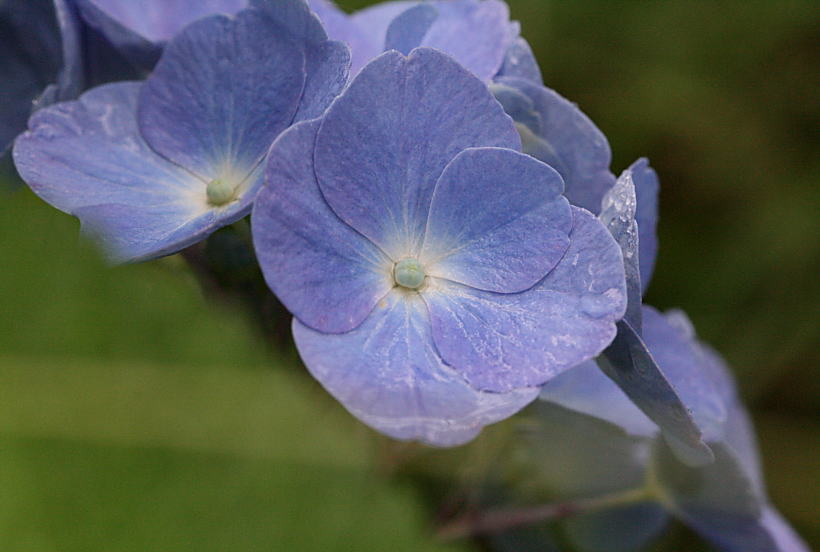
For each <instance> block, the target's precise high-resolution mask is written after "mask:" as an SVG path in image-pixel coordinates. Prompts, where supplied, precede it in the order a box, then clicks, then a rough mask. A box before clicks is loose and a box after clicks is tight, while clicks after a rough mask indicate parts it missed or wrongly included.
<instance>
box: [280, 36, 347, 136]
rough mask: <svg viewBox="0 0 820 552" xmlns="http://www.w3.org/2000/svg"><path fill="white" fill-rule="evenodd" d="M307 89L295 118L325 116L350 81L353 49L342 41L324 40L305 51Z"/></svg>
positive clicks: (302, 119) (296, 119)
mask: <svg viewBox="0 0 820 552" xmlns="http://www.w3.org/2000/svg"><path fill="white" fill-rule="evenodd" d="M305 56H306V57H305V70H306V80H305V90H304V92H303V93H302V100H301V102H300V103H299V110H298V111H297V112H296V116H295V117H294V122H299V121H306V120H308V119H315V118H316V117H320V116H322V114H324V112H325V110H326V109H327V107H328V106H329V105H330V103H331V102H332V101H333V100H334V99H336V96H338V95H339V93H340V92H341V91H342V89H343V88H344V87H345V85H346V84H347V79H348V67H349V66H350V50H349V49H348V48H347V46H345V45H344V44H342V43H341V42H334V41H330V40H327V41H323V42H319V43H317V44H314V45H311V46H309V47H308V49H307V50H306V52H305Z"/></svg>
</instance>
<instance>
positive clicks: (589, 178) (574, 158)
mask: <svg viewBox="0 0 820 552" xmlns="http://www.w3.org/2000/svg"><path fill="white" fill-rule="evenodd" d="M496 82H497V83H499V84H502V85H505V86H508V87H511V88H515V89H517V90H519V91H521V92H522V93H524V94H525V95H526V96H528V97H529V98H530V100H532V102H533V105H534V108H535V112H536V113H537V114H538V115H539V117H540V119H541V126H540V128H530V127H526V128H520V127H519V128H520V131H521V133H522V148H523V149H522V151H523V152H524V153H527V154H529V155H532V156H533V157H535V158H537V159H540V160H541V161H543V162H544V163H546V164H548V165H550V166H551V167H552V168H554V169H555V170H557V171H558V172H559V173H560V174H561V176H562V177H563V178H564V184H565V185H566V189H565V191H564V194H565V195H566V196H567V199H569V201H570V203H572V204H573V205H576V206H578V207H583V208H584V209H587V210H588V211H591V212H592V213H595V214H598V213H599V212H600V211H601V199H602V198H603V197H604V194H605V193H606V192H607V191H609V189H611V188H612V186H613V185H614V184H615V176H614V175H613V174H612V173H611V172H610V170H609V165H610V163H611V161H612V152H611V151H610V149H609V143H608V142H607V139H606V137H605V136H604V135H603V133H602V132H601V131H600V130H598V127H596V126H595V124H594V123H593V122H592V121H591V120H590V119H589V117H587V116H586V115H584V113H583V112H581V110H580V109H578V107H577V106H576V105H575V104H573V103H572V102H570V101H568V100H566V99H564V98H563V97H561V96H560V95H559V94H557V93H556V92H555V91H553V90H550V89H549V88H546V87H544V86H541V85H540V84H539V83H535V82H533V81H531V80H528V79H522V78H509V77H503V78H499V79H497V81H496Z"/></svg>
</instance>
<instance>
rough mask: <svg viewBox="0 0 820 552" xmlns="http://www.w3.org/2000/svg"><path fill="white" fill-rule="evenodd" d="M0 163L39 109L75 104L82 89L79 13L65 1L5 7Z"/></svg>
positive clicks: (0, 22) (26, 1)
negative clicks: (65, 102) (72, 100)
mask: <svg viewBox="0 0 820 552" xmlns="http://www.w3.org/2000/svg"><path fill="white" fill-rule="evenodd" d="M0 82H2V83H3V85H2V87H0V160H3V159H4V158H5V157H6V155H7V153H8V152H9V151H10V149H11V144H12V141H13V140H14V138H15V137H16V136H17V135H18V134H19V133H20V132H22V131H23V130H25V128H26V121H27V119H28V117H29V115H30V114H31V111H32V107H34V109H38V108H42V107H45V106H48V105H50V104H52V103H54V102H57V101H63V100H70V99H73V98H75V97H76V96H77V94H79V92H80V90H81V88H82V86H83V66H82V56H81V48H80V35H79V26H78V22H77V18H76V15H75V13H74V10H73V9H72V7H71V6H69V5H68V4H66V2H65V0H54V1H49V0H7V1H5V2H2V3H0Z"/></svg>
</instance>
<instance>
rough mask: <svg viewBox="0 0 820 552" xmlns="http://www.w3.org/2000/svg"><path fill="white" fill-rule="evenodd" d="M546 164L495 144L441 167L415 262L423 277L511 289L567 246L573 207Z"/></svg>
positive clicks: (530, 279) (531, 280) (526, 283)
mask: <svg viewBox="0 0 820 552" xmlns="http://www.w3.org/2000/svg"><path fill="white" fill-rule="evenodd" d="M563 188H564V183H563V182H562V181H561V177H560V175H559V174H558V173H556V172H555V171H554V170H552V168H550V167H549V166H547V165H545V164H543V163H541V162H540V161H537V160H536V159H533V158H532V157H530V156H528V155H524V154H522V153H518V152H516V151H513V150H508V149H501V148H470V149H467V150H464V151H463V152H461V153H460V154H458V155H457V156H456V157H455V159H453V161H451V162H450V164H449V165H447V167H446V168H445V169H444V172H443V173H442V175H441V178H439V180H438V183H437V184H436V189H435V192H434V193H433V199H432V201H431V205H430V216H429V219H428V221H427V230H426V232H425V239H424V245H423V247H422V252H421V261H422V263H423V264H424V265H425V268H426V271H427V273H428V274H429V275H430V276H435V277H438V278H446V279H448V280H452V281H455V282H459V283H462V284H465V285H468V286H471V287H474V288H478V289H483V290H487V291H495V292H504V293H514V292H519V291H523V290H525V289H529V288H531V287H532V286H534V285H535V284H536V283H538V282H539V281H540V280H541V279H542V278H543V277H544V276H546V274H547V272H549V271H550V270H551V269H552V268H553V267H554V266H555V265H556V264H557V263H558V261H559V260H561V257H562V256H563V255H564V253H565V252H566V250H567V247H569V235H568V234H569V232H570V230H571V228H572V212H571V210H570V206H569V203H568V202H567V200H566V199H565V198H564V197H563V196H561V195H560V194H561V192H562V191H563Z"/></svg>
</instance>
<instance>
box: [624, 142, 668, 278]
mask: <svg viewBox="0 0 820 552" xmlns="http://www.w3.org/2000/svg"><path fill="white" fill-rule="evenodd" d="M627 170H628V171H629V172H630V173H631V175H632V182H633V183H634V184H635V195H636V196H637V202H638V203H637V209H636V211H635V220H636V221H637V223H638V236H639V239H638V251H639V255H638V257H639V259H640V272H641V289H642V291H643V292H646V288H647V287H649V282H650V280H651V279H652V273H653V272H654V270H655V259H656V258H657V256H658V234H657V227H658V193H659V191H660V182H659V181H658V175H657V174H656V173H655V171H654V169H652V167H650V166H649V160H647V159H646V158H643V157H642V158H641V159H638V160H637V161H635V162H634V163H632V165H630V166H629V169H627Z"/></svg>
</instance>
